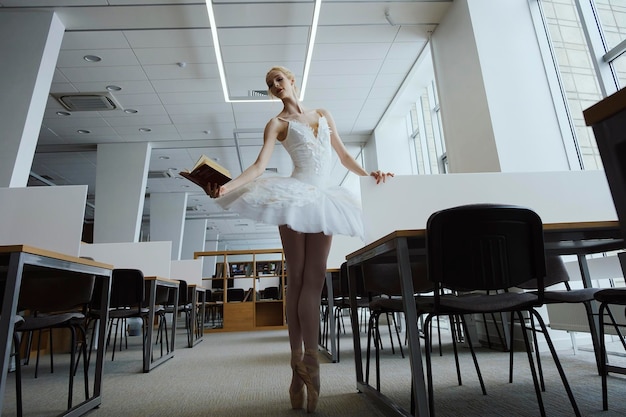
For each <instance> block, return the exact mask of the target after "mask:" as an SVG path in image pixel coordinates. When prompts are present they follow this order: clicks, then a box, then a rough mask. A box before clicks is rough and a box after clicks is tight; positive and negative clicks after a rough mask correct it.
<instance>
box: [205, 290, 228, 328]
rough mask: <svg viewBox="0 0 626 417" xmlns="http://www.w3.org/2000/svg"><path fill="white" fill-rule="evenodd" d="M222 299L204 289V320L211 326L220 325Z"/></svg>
mask: <svg viewBox="0 0 626 417" xmlns="http://www.w3.org/2000/svg"><path fill="white" fill-rule="evenodd" d="M223 306H224V304H223V301H222V300H221V299H219V300H218V299H217V297H214V296H213V292H212V291H211V290H206V291H205V308H204V315H205V317H204V322H205V323H209V324H208V325H209V326H211V327H218V328H219V327H222V309H223Z"/></svg>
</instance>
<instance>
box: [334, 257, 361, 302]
mask: <svg viewBox="0 0 626 417" xmlns="http://www.w3.org/2000/svg"><path fill="white" fill-rule="evenodd" d="M354 270H355V271H356V274H357V276H356V277H355V278H356V296H357V297H359V298H364V297H368V293H367V291H366V290H365V286H364V284H363V273H362V271H361V270H360V269H359V268H355V269H354ZM339 274H340V275H339V282H340V283H339V288H340V289H341V291H340V292H338V293H335V294H334V295H335V297H337V294H339V293H340V294H341V296H342V297H344V298H348V296H349V294H350V293H349V291H350V281H349V279H348V263H347V262H344V263H342V264H341V267H340V269H339ZM334 288H335V287H333V290H334Z"/></svg>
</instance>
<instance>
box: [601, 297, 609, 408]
mask: <svg viewBox="0 0 626 417" xmlns="http://www.w3.org/2000/svg"><path fill="white" fill-rule="evenodd" d="M605 309H607V305H606V304H605V303H601V304H600V311H599V314H600V317H599V320H600V323H599V327H600V328H599V329H598V331H599V339H600V354H601V355H602V362H601V363H600V375H601V377H602V409H603V410H604V411H607V410H608V409H609V398H608V397H609V396H608V393H607V391H608V387H607V381H606V379H607V373H608V371H607V366H606V362H607V360H606V357H607V356H606V343H605V341H604V310H605Z"/></svg>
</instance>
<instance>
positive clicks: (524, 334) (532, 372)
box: [511, 311, 546, 417]
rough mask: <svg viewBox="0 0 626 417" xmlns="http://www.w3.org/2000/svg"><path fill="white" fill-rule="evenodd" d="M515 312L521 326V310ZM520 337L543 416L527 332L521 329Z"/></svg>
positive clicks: (522, 320) (542, 406)
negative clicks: (522, 340)
mask: <svg viewBox="0 0 626 417" xmlns="http://www.w3.org/2000/svg"><path fill="white" fill-rule="evenodd" d="M515 314H516V315H517V318H518V320H519V321H520V323H521V324H522V326H523V323H524V317H523V315H522V312H521V311H516V312H515ZM512 323H513V315H511V324H512ZM522 338H523V339H524V346H525V347H526V356H527V357H528V364H529V366H530V372H531V374H532V377H533V385H534V387H535V395H536V396H537V404H538V405H539V412H540V414H541V416H542V417H545V415H546V410H545V407H544V405H543V398H542V396H541V389H540V388H539V380H538V378H537V370H536V369H535V363H534V360H533V354H532V352H531V349H530V341H529V340H528V334H527V333H526V331H522Z"/></svg>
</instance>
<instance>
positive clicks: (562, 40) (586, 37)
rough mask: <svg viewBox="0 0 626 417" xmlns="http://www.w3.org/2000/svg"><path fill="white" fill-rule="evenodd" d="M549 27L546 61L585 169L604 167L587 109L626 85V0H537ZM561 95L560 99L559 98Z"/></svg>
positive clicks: (546, 34)
mask: <svg viewBox="0 0 626 417" xmlns="http://www.w3.org/2000/svg"><path fill="white" fill-rule="evenodd" d="M536 1H537V5H538V6H539V7H538V11H539V16H540V19H541V25H538V27H543V28H546V29H547V30H546V32H547V33H539V37H540V38H541V36H542V35H545V36H547V37H548V44H549V50H548V51H547V52H546V61H547V62H552V63H553V64H554V65H555V67H556V69H557V72H558V77H557V82H558V90H559V91H560V95H561V97H563V99H564V100H563V101H564V103H563V104H564V111H565V112H566V113H567V117H565V118H564V119H565V120H566V124H567V127H565V128H564V129H565V130H569V132H570V133H571V135H570V136H571V137H572V141H573V142H572V143H570V144H566V146H571V147H573V148H574V149H575V153H576V155H577V159H578V165H579V166H578V168H580V169H602V163H601V160H600V156H599V154H598V149H597V146H596V143H595V138H594V136H593V132H592V130H591V128H589V127H587V126H586V125H585V122H584V118H583V110H585V109H587V108H589V107H590V106H592V105H593V104H595V103H596V102H598V101H599V100H601V99H602V98H604V97H606V96H607V95H610V94H612V93H614V92H615V91H617V90H618V89H620V88H622V87H626V54H624V50H625V49H626V1H624V0H536ZM556 101H558V100H556Z"/></svg>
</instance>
